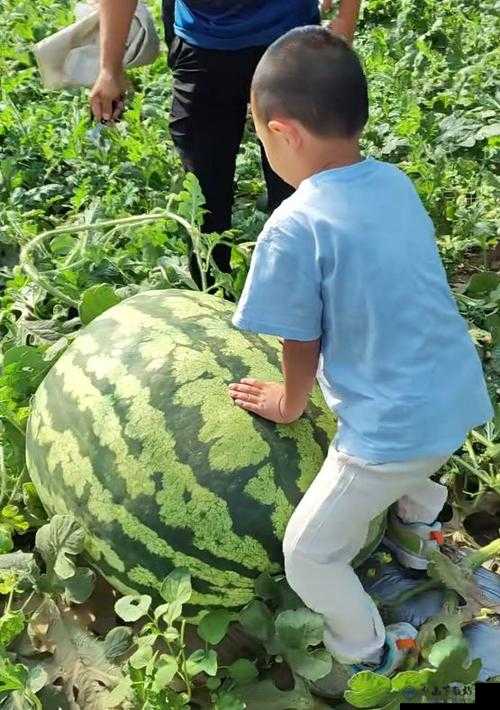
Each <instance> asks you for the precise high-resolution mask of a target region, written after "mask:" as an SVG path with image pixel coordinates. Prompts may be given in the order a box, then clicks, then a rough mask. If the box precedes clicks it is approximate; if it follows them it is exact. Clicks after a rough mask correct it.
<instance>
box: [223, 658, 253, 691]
mask: <svg viewBox="0 0 500 710" xmlns="http://www.w3.org/2000/svg"><path fill="white" fill-rule="evenodd" d="M227 670H228V673H229V677H230V678H232V679H233V680H234V681H236V683H238V685H246V684H247V683H251V682H252V681H253V680H256V679H257V678H258V676H259V671H258V670H257V668H256V667H255V663H252V661H249V660H248V659H247V658H239V659H238V660H237V661H235V662H234V663H232V664H231V665H230V666H229V668H228V669H227Z"/></svg>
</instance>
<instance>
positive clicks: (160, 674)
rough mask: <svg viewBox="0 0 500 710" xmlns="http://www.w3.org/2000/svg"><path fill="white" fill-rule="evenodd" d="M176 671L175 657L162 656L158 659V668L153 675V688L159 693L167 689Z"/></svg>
mask: <svg viewBox="0 0 500 710" xmlns="http://www.w3.org/2000/svg"><path fill="white" fill-rule="evenodd" d="M177 671H178V665H177V659H176V658H175V656H170V655H167V654H165V653H164V654H162V655H161V656H160V658H159V659H158V667H157V670H156V673H155V679H154V683H153V687H154V688H155V690H157V691H160V690H163V689H164V688H166V687H167V685H168V684H169V683H171V682H172V680H173V679H174V677H175V674H176V673H177Z"/></svg>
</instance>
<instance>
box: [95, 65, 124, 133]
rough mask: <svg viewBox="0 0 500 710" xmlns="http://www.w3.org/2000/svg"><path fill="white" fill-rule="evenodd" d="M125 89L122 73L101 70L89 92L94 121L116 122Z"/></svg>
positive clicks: (122, 104)
mask: <svg viewBox="0 0 500 710" xmlns="http://www.w3.org/2000/svg"><path fill="white" fill-rule="evenodd" d="M126 88H127V82H126V79H125V74H124V73H123V71H119V72H116V73H115V72H111V71H109V70H106V69H102V70H101V72H100V74H99V76H98V77H97V81H96V83H95V84H94V87H93V88H92V91H91V92H90V106H91V108H92V113H93V114H94V118H95V119H96V121H116V119H117V118H119V117H120V114H121V113H122V112H123V106H124V97H125V90H126Z"/></svg>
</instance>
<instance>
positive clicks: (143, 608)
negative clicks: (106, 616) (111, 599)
mask: <svg viewBox="0 0 500 710" xmlns="http://www.w3.org/2000/svg"><path fill="white" fill-rule="evenodd" d="M150 606H151V597H150V596H149V594H127V595H126V596H124V597H122V598H121V599H118V601H117V602H116V603H115V611H116V613H117V614H118V616H119V617H120V619H123V621H129V622H130V621H138V620H139V619H140V618H142V617H143V616H145V615H146V614H147V613H148V611H149V607H150Z"/></svg>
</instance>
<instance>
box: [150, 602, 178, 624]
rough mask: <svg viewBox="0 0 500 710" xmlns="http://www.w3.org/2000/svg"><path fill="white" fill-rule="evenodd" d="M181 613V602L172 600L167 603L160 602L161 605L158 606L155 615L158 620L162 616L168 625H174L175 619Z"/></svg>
mask: <svg viewBox="0 0 500 710" xmlns="http://www.w3.org/2000/svg"><path fill="white" fill-rule="evenodd" d="M181 614H182V604H181V602H170V603H167V604H160V606H158V607H156V609H155V612H154V617H155V619H156V620H157V621H158V619H160V618H162V619H163V621H164V622H165V623H166V624H168V626H172V624H173V623H174V621H175V620H176V619H178V618H179V616H180V615H181Z"/></svg>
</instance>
